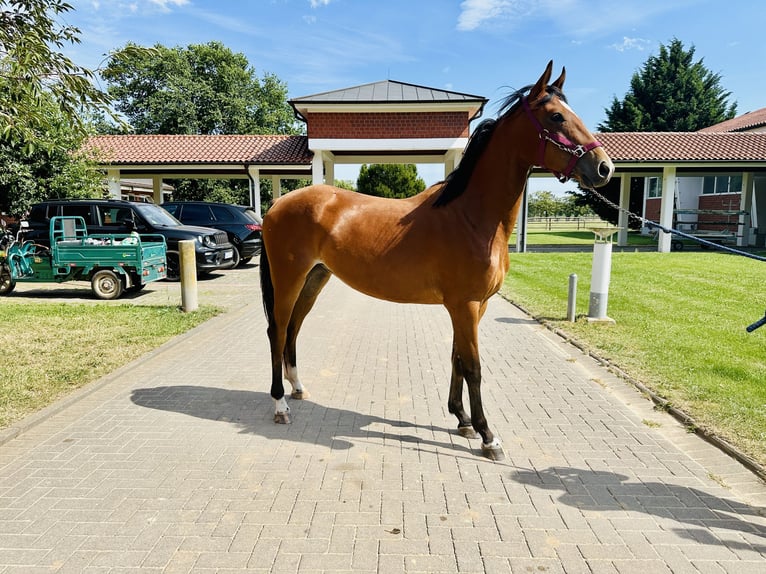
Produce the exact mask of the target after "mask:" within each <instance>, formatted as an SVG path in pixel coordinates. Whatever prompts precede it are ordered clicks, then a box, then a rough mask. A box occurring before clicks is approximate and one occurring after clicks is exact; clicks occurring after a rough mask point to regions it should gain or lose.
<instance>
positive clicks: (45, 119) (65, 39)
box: [0, 0, 110, 216]
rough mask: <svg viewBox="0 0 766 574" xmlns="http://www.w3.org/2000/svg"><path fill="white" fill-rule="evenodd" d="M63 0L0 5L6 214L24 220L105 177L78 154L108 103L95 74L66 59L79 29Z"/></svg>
mask: <svg viewBox="0 0 766 574" xmlns="http://www.w3.org/2000/svg"><path fill="white" fill-rule="evenodd" d="M71 10H72V7H71V6H70V5H69V4H67V3H66V2H64V1H62V0H10V1H8V0H0V165H2V169H1V170H0V209H1V210H3V211H6V212H9V213H11V214H12V215H16V216H20V215H23V214H24V213H25V212H26V211H27V210H28V208H29V206H30V205H31V204H32V203H34V202H35V201H38V200H41V199H46V198H48V197H61V196H67V197H74V196H77V195H83V196H90V195H93V194H98V193H99V192H100V184H101V179H102V176H101V175H100V174H99V173H97V172H96V170H95V169H94V164H93V162H92V161H91V159H92V158H86V157H84V156H83V155H82V153H80V152H79V149H80V144H81V143H82V140H83V138H84V137H85V135H86V133H87V131H88V118H89V117H90V115H91V114H92V113H101V114H109V113H110V109H109V107H108V103H109V97H108V95H107V94H105V93H104V92H102V91H100V90H98V89H97V88H96V87H94V85H93V84H92V83H91V80H92V79H93V77H94V74H93V72H91V71H90V70H88V69H86V68H83V67H80V66H78V65H76V64H75V63H74V62H73V61H72V60H70V59H69V58H68V57H66V56H64V55H63V53H61V52H60V51H58V50H60V49H62V48H63V47H64V46H65V45H66V44H77V43H79V41H80V40H79V37H78V35H79V34H80V30H79V29H77V28H75V27H74V26H68V25H65V24H62V23H61V22H60V19H61V18H62V16H63V15H65V14H66V13H67V12H69V11H71Z"/></svg>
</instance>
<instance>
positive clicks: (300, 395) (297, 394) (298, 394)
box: [290, 389, 309, 401]
mask: <svg viewBox="0 0 766 574" xmlns="http://www.w3.org/2000/svg"><path fill="white" fill-rule="evenodd" d="M290 398H291V399H295V400H298V401H302V400H305V399H308V398H309V392H308V391H307V390H306V389H303V390H302V391H293V392H292V393H290Z"/></svg>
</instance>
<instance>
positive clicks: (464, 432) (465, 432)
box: [457, 426, 479, 438]
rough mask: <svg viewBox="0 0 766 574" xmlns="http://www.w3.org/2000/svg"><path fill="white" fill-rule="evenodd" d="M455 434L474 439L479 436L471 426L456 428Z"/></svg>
mask: <svg viewBox="0 0 766 574" xmlns="http://www.w3.org/2000/svg"><path fill="white" fill-rule="evenodd" d="M457 434H459V435H460V436H462V437H464V438H476V437H477V436H479V435H478V434H477V433H476V431H475V430H473V427H471V426H458V427H457Z"/></svg>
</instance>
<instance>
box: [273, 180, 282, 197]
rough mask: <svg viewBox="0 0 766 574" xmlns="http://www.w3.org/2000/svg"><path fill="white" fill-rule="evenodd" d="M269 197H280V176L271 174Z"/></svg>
mask: <svg viewBox="0 0 766 574" xmlns="http://www.w3.org/2000/svg"><path fill="white" fill-rule="evenodd" d="M271 197H272V200H274V199H277V198H279V197H282V178H281V177H279V176H278V175H272V176H271Z"/></svg>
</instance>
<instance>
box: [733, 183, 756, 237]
mask: <svg viewBox="0 0 766 574" xmlns="http://www.w3.org/2000/svg"><path fill="white" fill-rule="evenodd" d="M739 209H740V211H747V213H746V214H743V215H740V216H739V225H738V226H737V247H747V246H748V245H750V221H751V219H750V218H751V214H752V211H753V172H752V171H746V172H744V173H743V174H742V195H741V199H740V202H739Z"/></svg>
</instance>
